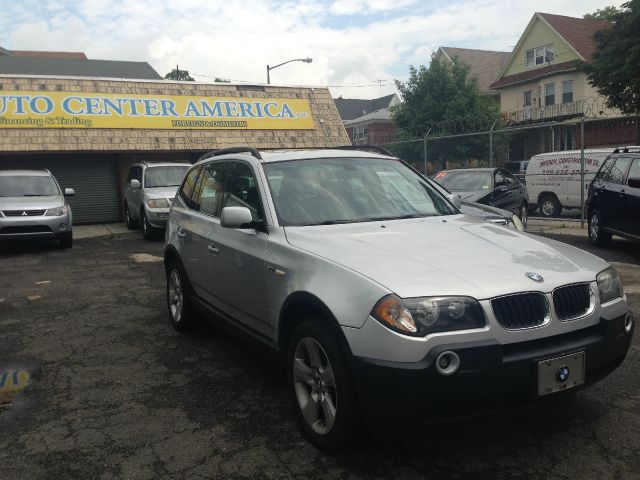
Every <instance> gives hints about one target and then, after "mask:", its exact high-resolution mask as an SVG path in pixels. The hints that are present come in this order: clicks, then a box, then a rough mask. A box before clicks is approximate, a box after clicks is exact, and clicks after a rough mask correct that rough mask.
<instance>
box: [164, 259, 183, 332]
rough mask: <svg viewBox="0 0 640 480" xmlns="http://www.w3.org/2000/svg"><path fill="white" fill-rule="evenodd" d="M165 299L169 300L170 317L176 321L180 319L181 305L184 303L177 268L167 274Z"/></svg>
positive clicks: (178, 321)
mask: <svg viewBox="0 0 640 480" xmlns="http://www.w3.org/2000/svg"><path fill="white" fill-rule="evenodd" d="M167 301H168V302H169V310H170V312H171V318H173V321H174V322H176V323H180V321H181V320H182V306H183V305H184V293H183V291H182V282H181V280H180V274H179V273H178V270H176V269H174V270H172V271H171V274H170V275H169V288H168V289H167Z"/></svg>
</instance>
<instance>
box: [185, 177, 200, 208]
mask: <svg viewBox="0 0 640 480" xmlns="http://www.w3.org/2000/svg"><path fill="white" fill-rule="evenodd" d="M200 170H201V167H196V168H192V169H191V170H189V173H187V175H186V177H185V178H184V181H183V182H182V187H180V198H182V201H183V202H184V203H185V205H186V206H187V207H188V208H191V209H193V208H194V207H193V202H192V201H191V195H192V194H193V189H194V187H195V185H196V182H197V180H198V174H199V173H200Z"/></svg>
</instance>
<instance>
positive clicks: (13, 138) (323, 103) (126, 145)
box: [0, 75, 351, 152]
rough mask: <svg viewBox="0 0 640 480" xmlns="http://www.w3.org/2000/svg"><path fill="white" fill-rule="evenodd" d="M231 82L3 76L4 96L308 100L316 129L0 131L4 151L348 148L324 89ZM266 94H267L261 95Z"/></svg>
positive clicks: (1, 150) (0, 86)
mask: <svg viewBox="0 0 640 480" xmlns="http://www.w3.org/2000/svg"><path fill="white" fill-rule="evenodd" d="M240 88H241V90H239V89H238V88H237V87H236V86H235V85H229V84H202V83H192V82H170V81H166V82H164V81H163V82H153V81H124V80H123V81H119V80H92V79H82V78H73V79H71V78H66V79H62V78H45V77H33V78H29V77H19V76H15V77H9V76H6V75H5V76H2V77H0V92H1V91H3V90H5V91H53V92H55V91H58V92H81V93H122V94H147V95H194V96H216V97H240V98H242V97H250V98H300V99H307V100H308V101H309V104H310V108H311V114H312V116H313V120H314V123H315V129H314V130H151V129H147V130H144V129H67V128H64V129H63V128H60V129H53V128H51V129H37V128H35V129H26V128H24V129H0V152H56V151H100V152H127V151H154V152H158V151H174V152H175V151H208V150H213V149H216V148H224V147H229V146H234V145H250V146H254V147H257V148H265V149H267V148H313V147H331V146H337V145H348V144H350V143H351V142H350V139H349V136H348V135H347V132H346V130H345V128H344V125H343V123H342V120H341V119H340V116H339V114H338V111H337V109H336V107H335V104H334V102H333V99H332V98H331V94H330V93H329V90H328V89H326V88H316V89H311V88H289V87H278V86H269V85H265V86H264V89H263V88H262V87H258V88H257V89H256V90H247V86H241V87H240ZM262 90H264V91H262Z"/></svg>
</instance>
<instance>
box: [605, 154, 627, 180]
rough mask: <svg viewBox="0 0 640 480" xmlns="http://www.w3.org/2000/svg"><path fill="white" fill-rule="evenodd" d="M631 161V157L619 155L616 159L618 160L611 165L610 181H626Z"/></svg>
mask: <svg viewBox="0 0 640 480" xmlns="http://www.w3.org/2000/svg"><path fill="white" fill-rule="evenodd" d="M630 163H631V158H629V157H618V158H617V159H616V162H615V163H614V164H613V166H612V167H611V171H610V172H609V181H610V182H612V183H625V178H626V176H627V170H629V164H630Z"/></svg>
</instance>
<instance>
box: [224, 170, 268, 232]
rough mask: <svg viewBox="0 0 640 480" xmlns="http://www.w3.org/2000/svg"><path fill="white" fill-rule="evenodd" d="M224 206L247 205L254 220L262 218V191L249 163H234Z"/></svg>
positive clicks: (227, 185) (226, 188) (226, 187)
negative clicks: (260, 191)
mask: <svg viewBox="0 0 640 480" xmlns="http://www.w3.org/2000/svg"><path fill="white" fill-rule="evenodd" d="M224 207H247V208H248V209H249V210H250V211H251V218H252V219H253V220H262V217H263V215H262V204H261V202H260V193H259V192H258V187H257V184H256V181H255V177H254V176H253V172H252V170H251V167H250V166H249V164H247V163H244V162H233V163H232V167H231V169H230V171H229V176H228V177H227V182H226V184H225V189H224V200H223V203H222V208H224Z"/></svg>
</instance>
